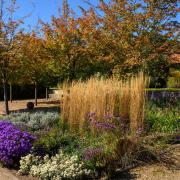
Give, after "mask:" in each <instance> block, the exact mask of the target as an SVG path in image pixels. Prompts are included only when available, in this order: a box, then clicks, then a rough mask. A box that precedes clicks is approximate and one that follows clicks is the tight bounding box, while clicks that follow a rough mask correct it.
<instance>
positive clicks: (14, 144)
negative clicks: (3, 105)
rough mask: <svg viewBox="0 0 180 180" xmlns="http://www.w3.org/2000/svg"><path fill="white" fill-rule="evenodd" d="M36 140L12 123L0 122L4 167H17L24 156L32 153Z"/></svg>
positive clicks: (0, 143)
mask: <svg viewBox="0 0 180 180" xmlns="http://www.w3.org/2000/svg"><path fill="white" fill-rule="evenodd" d="M35 139H36V138H35V137H34V136H32V135H30V134H29V133H27V132H22V131H21V130H19V129H18V128H16V127H15V126H14V125H13V124H12V123H10V122H8V121H0V162H1V163H2V164H4V165H15V164H16V163H18V162H19V160H20V158H21V157H22V156H25V155H26V154H28V153H29V152H30V150H31V148H32V143H33V142H34V141H35Z"/></svg>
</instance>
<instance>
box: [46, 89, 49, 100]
mask: <svg viewBox="0 0 180 180" xmlns="http://www.w3.org/2000/svg"><path fill="white" fill-rule="evenodd" d="M48 98H49V95H48V88H46V101H48Z"/></svg>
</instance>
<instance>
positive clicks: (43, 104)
mask: <svg viewBox="0 0 180 180" xmlns="http://www.w3.org/2000/svg"><path fill="white" fill-rule="evenodd" d="M27 102H34V100H33V99H31V100H18V101H13V102H12V103H11V102H9V110H10V111H11V112H18V111H20V112H24V111H27V110H26V104H27ZM59 106H60V103H59V102H57V101H54V100H52V99H49V100H48V101H46V100H45V99H38V106H36V107H35V109H34V111H47V110H51V109H52V110H53V111H58V107H59ZM2 114H4V102H3V101H0V115H2Z"/></svg>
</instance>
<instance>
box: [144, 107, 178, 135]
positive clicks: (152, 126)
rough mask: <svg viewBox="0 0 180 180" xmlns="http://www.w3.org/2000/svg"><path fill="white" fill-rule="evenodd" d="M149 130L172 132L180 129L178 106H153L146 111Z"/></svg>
mask: <svg viewBox="0 0 180 180" xmlns="http://www.w3.org/2000/svg"><path fill="white" fill-rule="evenodd" d="M146 122H147V126H148V130H149V131H151V132H166V133H168V132H169V133H172V132H176V131H178V130H179V129H180V114H179V110H178V108H174V109H169V108H165V109H161V108H155V107H154V108H151V109H148V110H147V112H146Z"/></svg>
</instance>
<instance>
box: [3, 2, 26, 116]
mask: <svg viewBox="0 0 180 180" xmlns="http://www.w3.org/2000/svg"><path fill="white" fill-rule="evenodd" d="M15 11H16V1H15V0H11V1H10V5H9V6H8V7H7V2H5V1H4V0H1V1H0V79H1V80H2V84H3V90H4V102H5V113H6V114H8V113H9V108H8V94H7V85H8V81H9V79H10V77H12V73H15V69H17V68H18V66H19V64H18V63H17V62H16V56H17V54H18V53H17V52H18V50H19V44H20V43H19V39H18V35H19V31H20V30H19V26H20V24H21V23H22V21H21V20H14V17H13V15H14V12H15Z"/></svg>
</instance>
